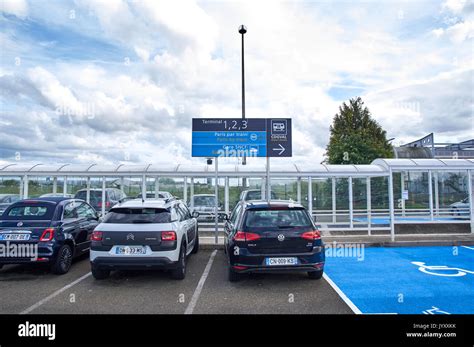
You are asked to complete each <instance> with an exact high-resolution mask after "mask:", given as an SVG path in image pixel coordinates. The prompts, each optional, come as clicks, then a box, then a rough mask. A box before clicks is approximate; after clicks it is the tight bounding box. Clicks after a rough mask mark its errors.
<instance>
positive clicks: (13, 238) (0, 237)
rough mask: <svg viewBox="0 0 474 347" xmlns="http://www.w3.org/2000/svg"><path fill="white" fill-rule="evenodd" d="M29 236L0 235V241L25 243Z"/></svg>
mask: <svg viewBox="0 0 474 347" xmlns="http://www.w3.org/2000/svg"><path fill="white" fill-rule="evenodd" d="M29 239H30V234H0V240H1V241H27V240H29Z"/></svg>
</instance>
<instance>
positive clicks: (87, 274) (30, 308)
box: [20, 272, 92, 314]
mask: <svg viewBox="0 0 474 347" xmlns="http://www.w3.org/2000/svg"><path fill="white" fill-rule="evenodd" d="M90 275H92V273H91V272H88V273H86V274H85V275H84V276H82V277H79V278H78V279H77V280H75V281H74V282H71V283H69V284H68V285H65V286H64V287H62V288H61V289H58V290H56V291H55V292H54V293H53V294H51V295H49V296H47V297H46V298H44V299H42V300H40V301H38V302H37V303H36V304H34V305H32V306H30V307H28V308H27V309H26V310H24V311H22V312H20V314H27V313H30V312H31V311H33V310H35V309H37V308H38V307H40V306H41V305H43V304H44V303H46V302H48V301H49V300H51V299H52V298H54V297H56V296H58V295H59V294H61V293H62V292H64V291H66V290H68V289H69V288H71V287H72V286H74V285H76V284H78V283H79V282H81V281H82V280H85V279H86V278H87V277H89V276H90Z"/></svg>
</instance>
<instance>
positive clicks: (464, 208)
mask: <svg viewBox="0 0 474 347" xmlns="http://www.w3.org/2000/svg"><path fill="white" fill-rule="evenodd" d="M449 208H450V211H451V214H452V215H453V216H466V215H467V216H468V215H469V197H467V198H464V199H462V200H461V201H458V202H455V203H453V204H451V205H449Z"/></svg>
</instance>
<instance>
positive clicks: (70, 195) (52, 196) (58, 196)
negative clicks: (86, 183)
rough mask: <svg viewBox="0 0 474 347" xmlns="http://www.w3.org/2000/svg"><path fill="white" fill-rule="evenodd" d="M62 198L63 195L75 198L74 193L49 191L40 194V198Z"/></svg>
mask: <svg viewBox="0 0 474 347" xmlns="http://www.w3.org/2000/svg"><path fill="white" fill-rule="evenodd" d="M54 197H56V198H61V197H65V198H74V194H62V193H47V194H43V195H40V198H54Z"/></svg>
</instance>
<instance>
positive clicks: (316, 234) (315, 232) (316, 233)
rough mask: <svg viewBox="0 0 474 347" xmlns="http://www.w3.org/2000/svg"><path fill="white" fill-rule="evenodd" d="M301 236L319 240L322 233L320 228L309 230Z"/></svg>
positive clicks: (306, 238)
mask: <svg viewBox="0 0 474 347" xmlns="http://www.w3.org/2000/svg"><path fill="white" fill-rule="evenodd" d="M301 237H302V238H303V239H305V240H319V239H320V238H321V233H320V232H319V230H313V231H307V232H305V233H303V234H301Z"/></svg>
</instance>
